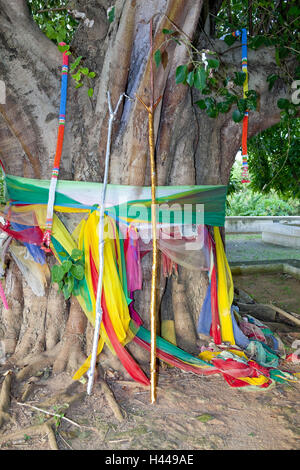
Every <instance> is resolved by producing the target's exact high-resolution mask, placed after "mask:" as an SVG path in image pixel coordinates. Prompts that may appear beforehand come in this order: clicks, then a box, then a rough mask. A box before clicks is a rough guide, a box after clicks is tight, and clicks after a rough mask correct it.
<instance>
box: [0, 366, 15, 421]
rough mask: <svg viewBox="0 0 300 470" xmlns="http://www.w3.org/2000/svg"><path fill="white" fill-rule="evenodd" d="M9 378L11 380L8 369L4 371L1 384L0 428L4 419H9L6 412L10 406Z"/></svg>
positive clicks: (10, 373)
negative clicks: (4, 374)
mask: <svg viewBox="0 0 300 470" xmlns="http://www.w3.org/2000/svg"><path fill="white" fill-rule="evenodd" d="M11 380H12V372H11V371H8V372H7V373H6V376H5V379H4V382H3V384H2V388H1V392H0V428H1V427H2V425H3V424H4V423H5V422H6V421H9V420H10V419H11V417H10V415H9V414H8V410H9V406H10V387H11Z"/></svg>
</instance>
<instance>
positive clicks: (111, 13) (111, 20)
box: [107, 6, 115, 23]
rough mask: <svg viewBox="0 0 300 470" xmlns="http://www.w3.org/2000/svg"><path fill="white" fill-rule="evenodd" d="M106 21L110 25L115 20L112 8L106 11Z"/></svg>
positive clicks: (113, 8)
mask: <svg viewBox="0 0 300 470" xmlns="http://www.w3.org/2000/svg"><path fill="white" fill-rule="evenodd" d="M107 19H108V21H109V23H112V22H113V21H114V19H115V7H114V6H112V7H110V8H109V9H108V10H107Z"/></svg>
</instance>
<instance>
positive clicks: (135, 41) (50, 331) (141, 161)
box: [0, 0, 286, 372]
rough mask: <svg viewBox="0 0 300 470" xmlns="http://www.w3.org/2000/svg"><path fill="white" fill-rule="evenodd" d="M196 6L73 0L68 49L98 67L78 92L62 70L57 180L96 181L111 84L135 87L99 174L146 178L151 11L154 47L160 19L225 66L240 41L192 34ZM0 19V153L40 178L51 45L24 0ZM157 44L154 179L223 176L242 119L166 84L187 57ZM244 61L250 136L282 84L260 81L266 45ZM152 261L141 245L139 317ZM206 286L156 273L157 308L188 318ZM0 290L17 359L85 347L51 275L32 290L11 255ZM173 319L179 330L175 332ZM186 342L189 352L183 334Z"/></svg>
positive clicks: (47, 155) (80, 327) (50, 151)
mask: <svg viewBox="0 0 300 470" xmlns="http://www.w3.org/2000/svg"><path fill="white" fill-rule="evenodd" d="M112 3H113V4H115V10H116V15H115V20H114V21H113V23H112V24H109V23H108V21H107V19H106V9H107V8H108V7H109V6H110V5H111V4H112ZM209 3H210V4H213V3H214V2H209ZM215 3H218V4H219V3H220V2H215ZM211 6H212V7H213V6H215V5H211ZM202 7H203V2H202V0H187V1H185V2H182V1H181V0H152V1H151V2H149V1H147V0H141V1H139V2H137V1H136V0H117V1H116V2H111V1H109V0H93V1H91V2H86V1H84V0H78V1H76V2H75V8H76V9H77V10H79V11H84V12H85V13H86V15H87V17H88V18H89V19H92V20H94V25H93V26H92V27H91V28H90V27H87V26H85V25H84V24H83V23H82V24H80V26H79V27H78V30H77V32H76V34H75V37H74V40H73V43H72V45H71V46H72V51H73V52H74V53H75V54H76V55H77V56H79V55H82V56H83V57H84V58H85V60H86V65H87V66H88V67H89V68H90V70H93V71H95V72H96V74H97V75H96V80H95V87H94V89H95V91H94V96H93V98H89V97H88V95H87V93H86V90H84V89H83V87H82V88H79V89H75V86H73V84H72V78H71V77H70V78H69V87H68V104H67V117H66V127H65V140H64V147H63V154H62V160H61V171H60V178H61V179H70V180H83V181H86V180H89V181H102V178H103V172H104V166H103V165H104V157H105V149H106V133H107V125H108V108H107V102H106V93H107V90H109V91H110V93H111V97H112V102H113V104H114V105H115V103H116V102H117V99H118V97H119V95H120V94H121V93H123V92H126V94H127V95H129V96H130V97H132V98H133V101H129V100H126V101H125V102H124V104H123V105H122V107H121V109H120V111H119V115H118V119H116V121H115V124H114V129H113V143H112V153H111V165H110V173H109V182H110V183H115V184H134V185H149V184H150V167H149V158H148V147H147V145H148V144H147V142H148V140H147V139H148V137H147V133H148V126H147V113H146V112H145V109H144V108H143V106H142V105H141V104H140V102H139V101H138V100H136V99H135V96H136V95H138V96H139V97H141V98H142V99H143V100H144V102H145V103H146V104H148V103H149V102H150V79H149V70H150V68H149V63H150V56H149V49H150V46H149V21H150V19H151V17H154V46H153V47H154V51H155V50H156V49H157V48H158V47H159V46H160V45H161V43H162V42H163V40H164V34H163V33H162V29H163V28H167V29H171V27H172V25H171V23H170V21H169V19H168V18H170V19H171V20H172V22H173V23H175V24H176V25H177V26H178V27H179V28H180V29H181V30H182V31H184V32H185V33H186V34H187V35H188V36H189V37H190V38H193V39H194V40H195V42H196V44H197V45H198V46H199V47H200V48H202V47H206V48H207V47H209V48H211V47H214V48H215V49H216V50H217V51H218V54H219V57H220V58H221V60H222V66H223V67H226V69H227V70H228V71H229V72H230V71H237V70H240V68H241V51H240V49H236V48H235V49H234V48H233V49H232V50H228V46H227V45H226V44H224V42H223V41H220V40H214V39H213V38H212V39H211V40H210V42H209V43H207V36H206V35H205V34H201V33H199V31H200V30H199V28H198V23H199V21H200V15H201V11H202ZM153 15H155V16H153ZM0 25H1V26H0V53H1V58H2V61H1V64H0V77H1V79H2V80H4V81H5V84H6V91H7V95H6V104H5V105H0V150H1V159H2V160H3V162H4V165H5V167H6V171H7V173H9V174H13V175H19V176H26V177H32V178H44V179H49V177H50V174H51V169H52V164H53V158H54V154H55V145H56V136H57V116H58V109H59V98H60V67H61V54H60V52H59V51H58V49H57V47H56V46H55V45H54V44H53V43H52V42H51V41H50V40H48V39H47V38H46V37H45V36H44V35H43V34H42V33H41V32H40V30H39V29H38V26H37V25H36V24H35V23H34V22H33V20H32V18H31V17H30V15H29V11H28V8H27V6H26V2H25V0H11V1H10V2H7V1H5V0H0ZM167 52H168V63H167V65H166V67H165V68H163V67H162V66H160V67H159V68H158V69H155V99H157V98H158V97H159V96H162V100H161V103H160V105H159V106H158V108H157V109H156V113H155V138H156V164H157V176H158V178H157V179H158V184H159V185H174V184H177V185H178V184H182V185H184V184H186V185H188V184H227V182H228V178H229V174H230V169H231V167H232V164H233V162H234V158H235V155H236V152H237V151H238V149H239V147H240V143H241V133H242V126H241V124H236V123H234V122H233V121H232V119H231V115H230V113H228V114H226V115H220V116H219V117H218V118H217V119H211V118H209V117H207V115H206V113H205V112H203V111H200V110H199V109H198V108H197V107H195V106H194V105H193V103H194V102H195V101H196V100H197V99H198V92H197V91H194V90H193V91H191V90H190V89H188V87H187V86H184V85H176V84H175V71H176V67H177V66H178V65H181V64H184V63H186V62H187V52H186V49H185V48H184V46H182V45H181V46H179V45H176V44H175V43H174V44H172V45H170V46H169V47H168V51H167ZM248 64H249V72H250V76H249V81H250V84H249V86H250V88H251V89H255V90H256V91H257V92H258V93H259V94H260V109H259V111H258V112H251V114H250V118H249V137H250V136H251V135H254V134H255V133H257V132H259V131H261V130H263V129H265V128H267V127H269V126H271V125H273V124H275V123H276V122H278V121H279V118H280V114H279V110H278V108H277V106H276V102H277V99H278V98H279V97H280V96H284V95H285V94H286V89H285V86H284V84H283V82H281V81H280V80H277V82H276V84H275V86H274V88H273V89H272V93H269V91H268V87H267V82H266V77H267V76H268V75H269V74H270V73H271V72H274V70H275V69H276V63H275V58H274V54H273V55H272V53H271V50H270V49H268V50H267V51H266V50H263V49H262V50H259V51H255V52H253V51H249V57H248ZM150 263H151V257H150V256H146V257H145V258H144V261H143V273H144V283H143V291H142V292H139V293H137V295H136V299H135V306H136V308H137V310H138V311H139V313H140V314H141V316H142V318H143V320H144V322H145V326H146V327H147V326H148V325H149V319H148V312H149V302H150V280H149V276H150V275H149V272H150V269H151V267H150ZM183 286H184V288H183ZM206 286H207V279H206V275H204V274H200V273H199V274H195V273H189V272H187V271H186V270H184V269H181V270H180V272H179V280H178V283H177V282H174V283H173V285H172V280H169V281H168V288H167V289H166V288H165V279H161V282H160V285H159V288H158V305H161V316H162V317H166V316H167V318H171V317H173V318H174V316H173V315H172V312H164V311H163V309H164V308H166V306H168V308H170V309H171V306H172V305H173V308H174V309H177V310H176V312H175V317H177V316H178V315H180V306H181V304H182V306H183V308H184V310H185V311H186V314H187V315H188V316H189V318H190V321H191V323H192V324H194V325H196V321H197V317H198V314H199V312H200V309H201V305H202V302H203V299H204V296H205V290H206ZM176 289H179V290H178V292H177V291H176ZM6 293H7V295H8V297H9V299H10V306H11V311H9V312H6V311H5V310H4V309H3V310H2V311H1V313H0V321H1V329H0V333H1V335H2V338H0V339H3V340H4V341H5V344H6V345H7V346H6V347H7V350H6V352H7V353H8V354H9V355H12V357H11V359H12V360H13V361H14V362H15V363H17V364H21V365H23V366H25V365H26V364H27V365H28V364H29V362H30V360H32V361H35V364H37V367H38V362H36V361H37V358H39V359H41V361H42V362H41V363H43V364H44V363H45V361H46V362H47V359H49V361H50V363H51V364H52V365H54V370H55V371H56V372H59V371H61V370H63V369H67V370H71V371H74V370H76V368H77V367H78V366H79V365H81V362H82V361H83V359H84V355H87V354H89V353H90V346H91V327H90V325H86V321H85V317H84V315H83V313H82V312H81V310H80V309H79V307H78V305H76V304H75V303H74V301H73V299H72V300H71V302H70V303H67V302H65V301H64V299H63V298H62V296H61V294H60V293H59V292H57V291H56V290H55V287H54V286H51V287H49V289H48V291H47V295H46V297H45V298H42V299H41V298H38V297H36V296H35V295H34V294H33V293H32V291H31V290H30V288H29V287H28V286H27V285H26V283H25V282H24V281H23V282H21V281H20V273H19V272H18V268H17V267H16V266H15V265H14V263H13V262H12V261H11V263H10V265H9V267H8V269H7V274H6ZM164 293H165V298H164V301H163V302H161V299H162V297H163V294H164ZM168 296H169V300H168V298H167V297H168ZM170 296H171V297H170ZM171 298H172V299H173V304H172V300H170V299H171ZM177 326H178V329H177V331H178V335H179V336H180V334H182V332H183V331H182V330H181V331H180V325H179V324H178V325H177ZM2 330H3V331H2ZM195 331H196V326H195V330H194V332H195ZM192 336H193V335H192ZM187 348H188V345H187ZM129 349H130V350H131V351H132V352H133V353H134V351H135V352H136V354H137V356H138V357H137V359H138V360H139V361H140V362H145V361H146V360H148V353H146V354H144V353H142V352H141V351H140V352H137V351H136V348H135V347H134V346H131V345H129ZM190 349H191V350H192V351H194V349H195V347H194V345H193V344H192V345H191V347H190Z"/></svg>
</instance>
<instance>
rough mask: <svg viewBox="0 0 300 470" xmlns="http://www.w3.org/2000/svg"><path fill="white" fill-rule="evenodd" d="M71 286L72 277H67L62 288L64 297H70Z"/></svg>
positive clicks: (72, 286) (72, 283)
mask: <svg viewBox="0 0 300 470" xmlns="http://www.w3.org/2000/svg"><path fill="white" fill-rule="evenodd" d="M73 288H74V277H69V278H68V279H67V280H66V282H65V284H64V286H63V288H62V291H63V294H64V297H65V299H69V298H70V297H71V294H72V291H73Z"/></svg>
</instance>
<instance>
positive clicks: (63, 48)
mask: <svg viewBox="0 0 300 470" xmlns="http://www.w3.org/2000/svg"><path fill="white" fill-rule="evenodd" d="M57 48H58V50H59V52H66V51H68V50H69V49H70V46H68V45H67V44H65V45H64V46H60V45H58V46H57Z"/></svg>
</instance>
